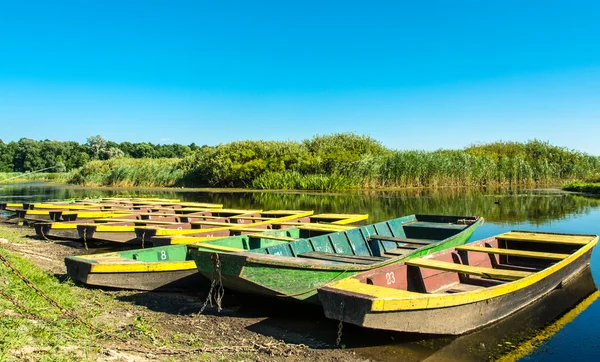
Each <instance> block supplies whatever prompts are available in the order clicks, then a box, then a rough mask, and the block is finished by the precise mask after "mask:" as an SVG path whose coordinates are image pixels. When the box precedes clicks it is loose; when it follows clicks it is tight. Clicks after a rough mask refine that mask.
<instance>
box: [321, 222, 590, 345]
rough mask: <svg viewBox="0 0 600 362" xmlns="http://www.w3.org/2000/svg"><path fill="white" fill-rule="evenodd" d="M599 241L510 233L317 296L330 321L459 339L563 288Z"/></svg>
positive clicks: (352, 281)
mask: <svg viewBox="0 0 600 362" xmlns="http://www.w3.org/2000/svg"><path fill="white" fill-rule="evenodd" d="M597 242H598V236H596V235H579V234H559V233H543V232H526V231H511V232H508V233H504V234H500V235H497V236H495V237H491V238H487V239H483V240H480V241H477V242H473V243H470V244H468V245H463V246H457V247H454V248H452V249H448V250H444V251H440V252H437V253H434V254H431V255H427V256H423V257H420V258H415V259H411V260H407V261H405V262H402V263H398V264H394V265H388V266H385V267H381V268H378V269H374V270H370V271H368V272H365V273H361V274H358V275H356V276H354V277H351V278H347V279H345V280H341V281H338V282H335V283H332V284H331V285H328V286H325V287H323V288H321V289H320V290H319V298H320V300H321V303H322V305H323V308H324V310H325V315H326V316H327V317H328V318H332V319H336V320H340V321H344V322H348V323H352V324H356V325H359V326H363V327H368V328H375V329H385V330H393V331H401V332H413V333H427V334H462V333H466V332H469V331H471V330H474V329H477V328H480V327H483V326H486V325H488V324H490V323H492V322H494V321H497V320H499V319H502V318H504V317H506V316H508V315H510V314H512V313H514V312H516V311H518V310H520V309H521V308H523V307H525V306H527V305H529V304H531V303H532V302H534V301H536V300H538V299H539V298H541V297H543V296H545V295H546V294H548V293H550V292H551V291H552V290H554V289H556V288H560V287H561V285H562V284H563V283H566V282H568V281H569V279H570V278H572V277H573V276H575V275H577V274H578V273H579V271H581V270H582V269H583V268H585V267H586V266H587V265H588V264H589V262H590V257H591V254H592V249H593V248H594V246H595V245H596V243H597Z"/></svg>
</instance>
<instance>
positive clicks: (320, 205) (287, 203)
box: [0, 183, 600, 225]
mask: <svg viewBox="0 0 600 362" xmlns="http://www.w3.org/2000/svg"><path fill="white" fill-rule="evenodd" d="M115 196H132V197H144V196H155V197H161V198H177V199H181V200H183V201H197V202H211V203H222V204H224V205H225V206H226V207H232V208H261V209H264V210H267V209H304V210H315V211H316V212H339V213H368V214H369V220H370V221H371V222H379V221H383V220H387V219H390V218H394V217H398V216H402V215H406V214H413V213H427V214H445V215H478V216H479V215H480V216H484V217H485V219H486V221H488V222H494V223H497V224H500V225H517V224H521V223H525V222H526V223H529V224H532V225H543V224H546V223H548V222H550V221H557V220H562V219H566V218H569V217H572V216H573V215H581V214H586V213H589V212H590V210H591V209H593V208H595V207H598V206H599V205H600V200H599V199H594V198H587V197H581V196H577V195H574V194H569V193H564V192H557V191H549V190H496V189H476V190H473V189H456V188H444V189H406V190H399V191H367V192H352V193H340V194H330V193H327V194H326V193H307V192H302V193H293V192H195V191H193V192H191V191H177V190H168V191H165V190H146V189H131V190H129V189H125V190H123V189H85V188H73V187H62V186H60V185H57V186H49V185H48V184H39V183H38V184H26V185H14V186H5V187H4V188H3V189H0V199H2V200H3V201H28V202H31V201H43V200H48V199H73V198H99V197H115Z"/></svg>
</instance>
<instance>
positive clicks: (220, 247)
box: [198, 243, 245, 253]
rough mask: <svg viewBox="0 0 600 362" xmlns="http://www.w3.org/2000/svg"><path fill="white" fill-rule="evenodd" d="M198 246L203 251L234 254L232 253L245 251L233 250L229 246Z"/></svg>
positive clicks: (204, 244)
mask: <svg viewBox="0 0 600 362" xmlns="http://www.w3.org/2000/svg"><path fill="white" fill-rule="evenodd" d="M198 246H199V247H201V248H203V249H210V250H216V251H225V252H232V253H235V252H242V251H245V250H244V249H240V248H232V247H229V246H221V245H213V244H206V243H201V244H200V245H198Z"/></svg>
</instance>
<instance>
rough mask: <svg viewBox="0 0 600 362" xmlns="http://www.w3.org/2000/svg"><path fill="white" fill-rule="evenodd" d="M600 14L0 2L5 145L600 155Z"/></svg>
mask: <svg viewBox="0 0 600 362" xmlns="http://www.w3.org/2000/svg"><path fill="white" fill-rule="evenodd" d="M599 19H600V2H598V1H494V2H491V1H421V2H417V1H410V2H409V1H349V0H344V1H308V0H303V1H287V0H286V1H281V0H278V1H259V0H253V1H226V0H224V1H200V0H196V1H148V0H145V1H131V0H128V1H109V0H97V1H84V0H77V1H61V0H57V1H27V0H23V1H2V2H1V3H0V124H2V127H1V128H0V139H2V140H4V141H5V142H7V141H12V140H18V139H20V138H22V137H28V138H33V139H46V138H48V139H55V140H73V141H77V142H85V139H86V137H88V136H91V135H97V134H99V135H102V136H103V137H104V138H107V139H110V140H113V141H116V142H121V141H133V142H143V141H147V142H153V143H183V144H189V143H191V142H195V143H197V144H211V145H212V144H218V143H222V142H229V141H233V140H241V139H266V140H302V139H304V138H309V137H311V136H313V135H315V134H328V133H334V132H356V133H359V134H367V135H370V136H372V137H374V138H376V139H378V140H380V141H381V142H382V143H383V144H384V145H386V146H388V147H391V148H395V149H437V148H462V147H465V146H467V145H470V144H472V143H479V142H489V141H495V140H514V141H523V140H528V139H533V138H538V139H541V140H545V141H550V142H552V143H553V144H557V145H561V146H566V147H569V148H575V149H578V150H582V151H585V152H589V153H592V154H596V155H600V45H599V44H600V20H599Z"/></svg>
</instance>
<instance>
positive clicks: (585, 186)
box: [563, 181, 600, 196]
mask: <svg viewBox="0 0 600 362" xmlns="http://www.w3.org/2000/svg"><path fill="white" fill-rule="evenodd" d="M563 190H565V191H573V192H581V193H585V194H590V195H595V196H600V182H579V181H577V182H571V183H568V184H566V185H564V186H563Z"/></svg>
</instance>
